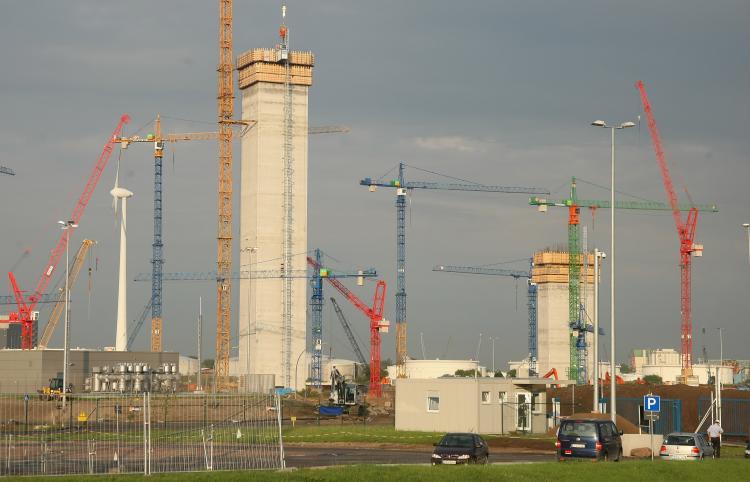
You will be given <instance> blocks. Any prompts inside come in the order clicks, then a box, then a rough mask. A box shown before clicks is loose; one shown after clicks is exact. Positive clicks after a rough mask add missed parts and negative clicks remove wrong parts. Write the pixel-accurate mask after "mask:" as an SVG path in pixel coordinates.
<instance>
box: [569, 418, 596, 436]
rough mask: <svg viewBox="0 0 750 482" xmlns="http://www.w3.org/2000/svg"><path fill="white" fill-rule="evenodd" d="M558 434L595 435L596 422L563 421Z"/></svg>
mask: <svg viewBox="0 0 750 482" xmlns="http://www.w3.org/2000/svg"><path fill="white" fill-rule="evenodd" d="M560 435H565V436H572V437H596V424H595V423H593V422H565V423H563V426H562V427H561V428H560Z"/></svg>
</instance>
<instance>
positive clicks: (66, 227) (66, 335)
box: [57, 221, 78, 408]
mask: <svg viewBox="0 0 750 482" xmlns="http://www.w3.org/2000/svg"><path fill="white" fill-rule="evenodd" d="M57 223H58V224H59V225H60V229H62V230H63V231H65V322H64V324H63V386H62V406H63V408H65V403H66V401H67V398H68V397H67V388H68V365H69V364H70V362H69V361H68V354H69V352H70V305H69V299H70V291H69V286H68V275H69V273H68V270H69V269H70V261H69V255H68V251H69V250H68V246H69V245H70V228H73V229H75V228H77V227H78V225H77V224H76V223H75V221H58V222H57Z"/></svg>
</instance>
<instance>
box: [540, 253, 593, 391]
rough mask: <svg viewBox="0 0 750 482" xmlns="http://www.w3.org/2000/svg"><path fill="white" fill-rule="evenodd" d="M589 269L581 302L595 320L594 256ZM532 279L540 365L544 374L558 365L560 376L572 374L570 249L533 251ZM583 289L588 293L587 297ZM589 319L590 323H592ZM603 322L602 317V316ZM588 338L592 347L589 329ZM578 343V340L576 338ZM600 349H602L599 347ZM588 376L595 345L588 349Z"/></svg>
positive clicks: (583, 281)
mask: <svg viewBox="0 0 750 482" xmlns="http://www.w3.org/2000/svg"><path fill="white" fill-rule="evenodd" d="M588 262H589V266H588V270H587V275H586V276H585V277H584V275H583V272H584V270H583V269H581V291H580V293H581V302H583V303H584V304H585V305H586V307H587V309H588V310H589V313H590V315H589V317H590V318H591V320H593V311H592V310H593V309H594V285H593V282H594V258H593V255H589V256H588ZM532 279H533V281H534V282H535V283H537V286H538V288H537V352H538V355H537V369H538V371H539V374H540V375H544V374H545V373H547V372H548V371H549V370H550V369H552V368H556V369H557V373H558V374H559V376H560V378H565V379H567V378H569V377H568V371H569V369H570V328H569V326H570V320H569V311H568V253H567V252H559V251H544V252H537V253H534V268H533V272H532ZM584 292H585V293H586V296H585V297H584ZM591 320H588V323H592V321H591ZM599 323H600V326H601V324H602V320H601V318H600V320H599ZM586 342H587V344H588V345H589V347H591V346H592V345H591V344H592V343H593V336H592V334H591V333H588V334H587V336H586ZM574 343H575V341H574ZM600 353H601V349H600ZM587 361H588V373H589V377H590V376H591V374H592V373H593V371H592V370H593V368H594V363H593V349H592V348H589V353H588V360H587Z"/></svg>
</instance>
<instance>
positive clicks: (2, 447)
mask: <svg viewBox="0 0 750 482" xmlns="http://www.w3.org/2000/svg"><path fill="white" fill-rule="evenodd" d="M48 398H49V399H48ZM0 421H2V425H0V475H5V476H18V475H73V474H104V473H110V474H111V473H143V474H150V473H158V472H180V471H206V470H253V469H278V468H283V467H284V451H283V443H282V439H281V431H280V417H279V399H278V397H276V396H274V395H266V394H241V395H240V394H232V395H224V394H221V395H218V394H216V395H212V394H150V393H142V394H101V395H73V396H72V397H69V398H68V399H67V400H65V401H63V400H61V399H59V397H46V396H33V397H32V396H29V395H0Z"/></svg>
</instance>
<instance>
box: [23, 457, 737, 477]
mask: <svg viewBox="0 0 750 482" xmlns="http://www.w3.org/2000/svg"><path fill="white" fill-rule="evenodd" d="M748 467H750V465H748V461H745V460H740V459H728V460H707V461H704V462H702V463H695V462H661V461H656V462H650V461H637V462H632V461H630V462H624V463H619V464H616V463H608V464H604V463H596V464H595V463H589V462H566V463H556V462H547V463H540V464H513V465H490V466H468V467H429V466H416V465H411V466H407V465H399V466H366V465H355V466H348V467H335V468H328V469H305V470H291V471H284V472H213V473H188V474H184V473H179V474H161V475H153V476H151V477H150V478H149V480H155V481H172V480H174V481H179V482H192V481H204V480H205V481H209V480H211V481H214V480H216V481H233V480H270V481H277V480H278V481H282V480H283V481H287V480H292V481H296V480H299V481H343V482H352V481H359V480H378V481H379V482H382V481H402V480H410V481H412V480H415V481H425V482H428V481H429V482H431V481H443V480H444V481H449V482H456V481H457V480H471V481H474V480H513V481H518V480H521V481H546V480H549V481H559V480H575V481H577V482H579V481H587V480H592V481H601V480H607V482H611V481H619V480H622V481H633V480H644V481H649V482H652V481H662V480H665V481H674V480H680V482H685V481H691V480H697V481H704V482H705V481H707V480H709V481H714V480H722V481H723V480H727V481H729V480H746V479H747V473H748ZM743 474H744V475H743ZM140 478H142V476H137V475H133V476H101V475H97V476H91V477H80V476H78V477H55V480H56V481H69V480H70V481H72V480H82V479H85V480H91V481H100V480H101V481H103V480H111V481H124V482H127V481H133V480H135V479H140ZM24 480H39V481H40V482H41V481H47V480H49V478H41V477H36V478H35V477H30V478H24Z"/></svg>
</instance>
